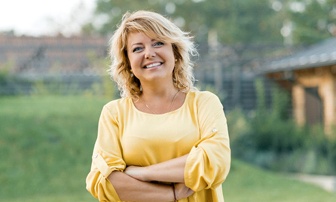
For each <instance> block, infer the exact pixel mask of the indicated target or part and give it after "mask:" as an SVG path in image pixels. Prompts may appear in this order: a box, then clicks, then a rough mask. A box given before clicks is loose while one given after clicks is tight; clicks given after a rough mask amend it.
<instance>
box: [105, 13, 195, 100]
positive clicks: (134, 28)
mask: <svg viewBox="0 0 336 202" xmlns="http://www.w3.org/2000/svg"><path fill="white" fill-rule="evenodd" d="M132 32H142V33H144V34H146V35H147V36H149V37H151V38H155V39H159V40H163V41H164V42H168V43H171V44H172V47H173V52H174V56H175V59H176V63H175V67H174V70H173V83H174V86H175V87H176V88H178V89H179V90H180V91H183V92H188V91H189V90H192V89H196V88H195V87H194V81H195V78H194V75H193V66H194V65H193V62H192V61H191V58H190V57H191V56H196V55H198V53H197V50H196V48H195V45H194V43H193V42H192V41H191V39H192V37H190V36H189V35H188V34H189V33H187V32H184V31H182V30H181V29H180V28H178V27H177V26H176V25H175V24H174V23H172V22H171V21H170V20H168V19H167V18H165V17H163V16H162V15H160V14H158V13H155V12H151V11H137V12H134V13H129V12H127V13H125V14H124V16H123V18H122V21H121V24H120V25H119V27H118V28H117V30H116V31H115V32H114V34H113V36H112V38H111V40H110V57H111V60H112V64H111V66H110V69H109V74H110V75H111V77H112V78H113V79H114V81H115V82H116V83H117V84H118V88H119V90H120V94H121V97H131V98H134V99H138V98H139V96H140V95H141V94H142V88H141V83H140V81H139V79H138V78H136V77H135V76H133V75H132V72H131V66H130V63H129V60H128V57H127V46H126V44H127V37H128V35H129V34H130V33H132Z"/></svg>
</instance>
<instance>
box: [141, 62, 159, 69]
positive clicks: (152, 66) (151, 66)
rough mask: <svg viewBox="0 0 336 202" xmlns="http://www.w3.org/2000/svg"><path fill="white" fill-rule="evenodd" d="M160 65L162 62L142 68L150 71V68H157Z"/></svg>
mask: <svg viewBox="0 0 336 202" xmlns="http://www.w3.org/2000/svg"><path fill="white" fill-rule="evenodd" d="M161 64H162V62H155V63H152V64H149V65H146V66H144V68H145V69H150V68H154V67H158V66H160V65H161Z"/></svg>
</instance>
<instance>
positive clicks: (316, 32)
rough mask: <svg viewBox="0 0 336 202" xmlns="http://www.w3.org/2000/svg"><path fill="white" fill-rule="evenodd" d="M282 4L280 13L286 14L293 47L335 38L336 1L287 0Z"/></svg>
mask: <svg viewBox="0 0 336 202" xmlns="http://www.w3.org/2000/svg"><path fill="white" fill-rule="evenodd" d="M278 2H280V1H278ZM282 3H283V4H284V6H283V9H282V10H283V11H282V13H284V12H285V13H287V16H286V19H287V20H288V22H290V25H291V26H292V27H291V37H292V44H293V45H296V44H303V45H309V44H313V43H318V42H319V41H321V40H323V39H326V38H329V37H332V36H336V0H287V1H284V2H282ZM279 13H281V12H279Z"/></svg>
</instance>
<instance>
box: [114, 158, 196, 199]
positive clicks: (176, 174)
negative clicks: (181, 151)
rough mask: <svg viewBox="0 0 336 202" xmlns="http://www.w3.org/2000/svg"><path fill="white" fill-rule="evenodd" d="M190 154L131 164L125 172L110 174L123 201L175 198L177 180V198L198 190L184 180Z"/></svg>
mask: <svg viewBox="0 0 336 202" xmlns="http://www.w3.org/2000/svg"><path fill="white" fill-rule="evenodd" d="M187 157H188V155H184V156H182V157H178V158H175V159H171V160H168V161H165V162H162V163H159V164H155V165H151V166H147V167H137V166H130V167H127V168H126V170H125V171H124V172H118V171H115V172H112V173H111V174H110V176H109V177H108V179H109V181H110V182H111V183H112V184H113V186H114V188H115V190H116V192H117V193H118V195H119V198H120V199H121V200H123V201H148V202H150V201H174V192H173V188H172V185H170V184H163V183H157V182H167V183H176V185H175V195H176V199H178V200H179V199H182V198H186V197H188V196H190V195H192V194H193V193H194V192H193V191H192V190H191V189H189V188H188V187H186V186H185V184H184V167H185V164H186V160H187Z"/></svg>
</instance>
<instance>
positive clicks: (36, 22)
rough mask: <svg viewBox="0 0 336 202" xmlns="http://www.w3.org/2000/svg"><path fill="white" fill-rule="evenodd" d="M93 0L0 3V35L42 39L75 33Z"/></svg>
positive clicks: (89, 12) (7, 0) (2, 0)
mask: <svg viewBox="0 0 336 202" xmlns="http://www.w3.org/2000/svg"><path fill="white" fill-rule="evenodd" d="M94 8H95V0H0V32H4V31H11V30H13V31H14V33H15V34H16V35H19V36H20V35H28V36H43V35H56V34H58V33H62V34H63V35H65V36H67V35H69V36H70V35H74V34H78V33H79V31H80V27H81V25H82V24H84V23H85V22H87V21H88V20H89V19H90V17H91V16H92V12H93V10H94Z"/></svg>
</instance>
